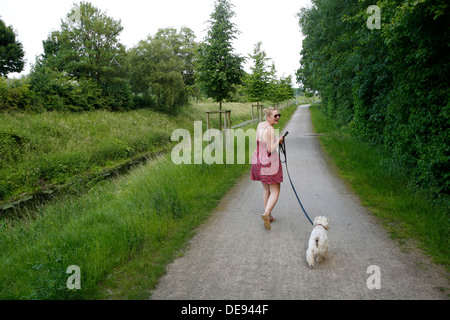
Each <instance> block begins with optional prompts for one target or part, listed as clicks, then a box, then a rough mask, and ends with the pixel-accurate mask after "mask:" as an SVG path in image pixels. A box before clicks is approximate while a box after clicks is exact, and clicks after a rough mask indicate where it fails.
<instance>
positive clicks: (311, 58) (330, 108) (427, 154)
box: [297, 0, 450, 195]
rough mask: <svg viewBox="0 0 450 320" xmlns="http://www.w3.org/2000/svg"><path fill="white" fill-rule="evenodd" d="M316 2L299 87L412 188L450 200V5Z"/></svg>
mask: <svg viewBox="0 0 450 320" xmlns="http://www.w3.org/2000/svg"><path fill="white" fill-rule="evenodd" d="M312 3H313V5H312V6H311V7H310V8H304V9H302V10H301V11H300V13H299V21H300V26H301V29H302V31H303V33H304V35H305V36H306V38H305V40H304V41H303V49H302V59H301V68H300V69H299V70H298V73H297V79H298V80H299V82H302V83H303V85H304V87H305V89H308V90H309V91H311V92H317V93H319V95H320V96H321V98H322V100H323V105H324V109H325V112H326V114H327V115H328V116H329V117H332V118H334V119H337V120H339V121H340V123H341V124H342V125H343V126H346V127H347V128H348V130H349V132H352V133H354V134H355V135H358V136H360V137H362V138H363V139H364V140H366V141H369V142H372V143H375V144H380V145H384V146H385V147H386V150H387V151H388V152H390V153H391V154H392V160H393V163H400V164H402V165H404V166H406V167H408V168H410V169H411V177H412V179H411V181H412V183H414V184H419V185H421V186H422V187H426V188H429V189H430V190H431V191H432V192H433V193H435V194H437V195H444V194H447V195H448V194H449V192H450V190H449V187H450V168H449V158H450V152H449V151H450V143H449V142H450V141H449V140H450V139H449V138H450V102H449V101H450V99H449V97H450V92H449V89H450V83H449V82H450V76H449V75H450V72H449V71H450V70H449V62H450V59H449V57H450V46H449V44H450V24H449V20H450V16H449V6H450V3H449V2H448V1H446V0H381V1H372V0H368V1H347V0H313V1H312ZM374 4H376V6H372V5H374Z"/></svg>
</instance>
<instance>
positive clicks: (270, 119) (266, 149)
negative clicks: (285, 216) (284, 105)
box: [251, 107, 283, 230]
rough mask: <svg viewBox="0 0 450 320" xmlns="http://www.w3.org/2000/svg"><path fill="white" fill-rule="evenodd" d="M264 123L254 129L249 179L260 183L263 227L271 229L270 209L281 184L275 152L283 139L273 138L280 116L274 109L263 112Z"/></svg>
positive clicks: (272, 219) (278, 193) (278, 162)
mask: <svg viewBox="0 0 450 320" xmlns="http://www.w3.org/2000/svg"><path fill="white" fill-rule="evenodd" d="M264 113H265V114H266V121H265V122H261V123H260V124H259V125H258V128H257V129H256V143H257V144H256V150H255V153H254V154H253V158H252V169H251V179H252V180H254V181H261V183H262V185H263V190H264V191H263V203H264V210H265V211H264V214H263V215H262V219H263V220H264V227H265V228H266V229H267V230H270V229H271V226H270V223H271V222H273V221H274V220H275V219H274V218H273V217H272V214H271V213H272V209H273V208H274V207H275V204H276V203H277V201H278V197H279V195H280V183H281V182H283V169H282V168H281V162H280V159H279V157H278V154H277V152H276V149H277V147H278V145H280V144H283V138H279V139H277V138H275V133H274V132H275V129H274V128H273V126H274V125H275V124H278V121H279V120H280V117H281V114H280V113H279V112H278V110H277V109H275V108H272V107H271V108H267V109H265V110H264Z"/></svg>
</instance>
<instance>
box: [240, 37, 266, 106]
mask: <svg viewBox="0 0 450 320" xmlns="http://www.w3.org/2000/svg"><path fill="white" fill-rule="evenodd" d="M261 46H262V42H258V43H257V44H256V45H255V49H254V51H253V55H250V58H251V59H252V60H253V65H252V66H251V67H250V70H251V71H252V73H251V74H249V75H247V77H246V79H245V93H246V94H247V95H248V101H249V102H258V101H259V102H260V101H264V100H266V98H267V96H268V91H269V77H270V74H269V71H268V70H267V68H268V66H267V64H266V62H267V61H269V60H270V58H267V54H266V52H265V51H264V50H262V49H261Z"/></svg>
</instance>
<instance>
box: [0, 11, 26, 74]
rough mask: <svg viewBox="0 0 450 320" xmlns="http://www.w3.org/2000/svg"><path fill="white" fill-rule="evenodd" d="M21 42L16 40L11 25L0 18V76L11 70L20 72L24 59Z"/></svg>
mask: <svg viewBox="0 0 450 320" xmlns="http://www.w3.org/2000/svg"><path fill="white" fill-rule="evenodd" d="M24 55H25V53H24V51H23V46H22V43H20V42H19V41H17V39H16V34H15V33H14V31H13V28H12V27H11V26H9V27H7V26H6V25H5V22H3V20H2V19H0V77H1V76H7V75H8V73H11V72H21V71H22V70H23V67H24V64H25V61H24V60H23V57H24Z"/></svg>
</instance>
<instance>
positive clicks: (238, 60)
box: [197, 0, 245, 110]
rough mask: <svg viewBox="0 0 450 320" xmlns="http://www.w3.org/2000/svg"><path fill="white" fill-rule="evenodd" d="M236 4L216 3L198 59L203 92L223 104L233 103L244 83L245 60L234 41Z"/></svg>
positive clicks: (217, 0)
mask: <svg viewBox="0 0 450 320" xmlns="http://www.w3.org/2000/svg"><path fill="white" fill-rule="evenodd" d="M234 15H235V14H234V12H233V10H232V4H230V3H229V2H228V1H227V0H216V2H215V4H214V11H213V13H212V14H211V20H209V23H210V28H209V30H208V34H207V36H206V39H205V41H204V43H203V44H202V45H201V46H200V49H199V56H198V65H199V67H198V76H197V79H198V81H199V83H200V86H201V88H202V91H203V92H204V93H205V94H206V95H207V96H208V97H211V98H213V99H214V101H215V102H219V106H220V110H222V101H224V100H226V99H230V98H231V96H232V93H233V90H234V89H235V88H236V85H239V84H241V83H242V77H243V76H244V74H245V73H244V70H243V68H242V63H243V62H244V58H243V57H240V56H239V55H237V54H234V53H233V46H232V41H233V40H234V39H236V36H235V34H236V33H237V29H236V27H235V25H234V24H233V23H232V22H231V19H232V18H233V16H234Z"/></svg>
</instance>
